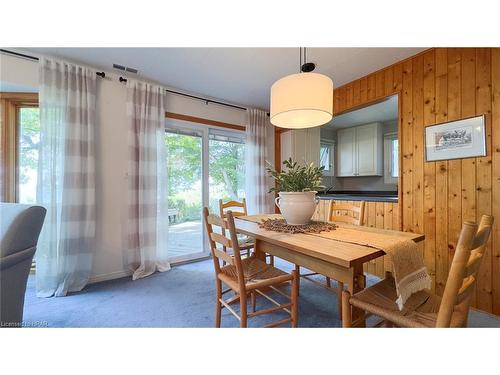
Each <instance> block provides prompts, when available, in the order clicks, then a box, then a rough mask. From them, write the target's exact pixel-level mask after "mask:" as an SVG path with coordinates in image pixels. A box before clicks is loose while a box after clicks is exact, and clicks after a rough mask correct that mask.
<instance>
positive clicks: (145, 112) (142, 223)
mask: <svg viewBox="0 0 500 375" xmlns="http://www.w3.org/2000/svg"><path fill="white" fill-rule="evenodd" d="M165 101H166V92H165V90H164V89H163V88H162V87H159V86H154V85H151V84H148V83H144V82H138V81H134V80H130V79H129V80H128V82H127V115H128V123H129V147H130V159H129V173H128V181H129V184H128V189H129V207H128V236H127V242H128V249H129V263H130V265H131V267H132V269H133V270H134V274H133V279H134V280H136V279H138V278H142V277H146V276H148V275H151V274H152V273H154V272H155V271H160V272H163V271H167V270H169V269H170V265H169V263H168V260H167V239H166V235H167V231H168V207H167V159H166V143H165Z"/></svg>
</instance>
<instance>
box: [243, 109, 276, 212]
mask: <svg viewBox="0 0 500 375" xmlns="http://www.w3.org/2000/svg"><path fill="white" fill-rule="evenodd" d="M246 116H247V117H246V124H245V125H246V140H245V145H246V150H245V196H246V201H247V207H248V212H249V213H250V214H257V213H273V212H274V194H269V193H268V191H269V189H270V188H271V187H273V186H274V181H273V179H272V178H270V177H269V176H268V175H267V172H266V160H267V161H269V162H270V163H271V164H272V165H274V127H273V126H272V124H271V122H270V121H269V116H267V113H266V112H265V111H261V110H258V109H250V108H249V109H248V110H247V114H246Z"/></svg>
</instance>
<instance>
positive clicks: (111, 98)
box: [0, 54, 245, 281]
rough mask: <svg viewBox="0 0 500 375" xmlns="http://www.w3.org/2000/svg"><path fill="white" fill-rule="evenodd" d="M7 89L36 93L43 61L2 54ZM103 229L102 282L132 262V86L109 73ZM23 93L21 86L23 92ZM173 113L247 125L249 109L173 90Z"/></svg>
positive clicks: (95, 276)
mask: <svg viewBox="0 0 500 375" xmlns="http://www.w3.org/2000/svg"><path fill="white" fill-rule="evenodd" d="M0 59H1V60H0V65H1V70H0V82H2V86H1V87H2V88H14V89H15V88H16V87H18V88H21V89H29V88H30V87H31V88H32V89H31V90H30V91H36V90H37V87H38V64H37V63H36V62H33V61H29V60H25V59H19V58H17V57H11V56H7V55H3V54H0ZM97 82H98V84H97V90H98V92H97V133H96V138H97V145H96V157H97V175H96V178H97V181H96V194H97V201H96V204H97V218H96V221H97V223H96V224H97V229H96V248H95V252H94V258H93V259H94V261H93V268H92V275H91V281H102V280H107V279H111V278H116V277H121V276H125V275H128V274H130V271H129V270H128V268H127V265H126V253H125V252H126V248H125V244H126V242H125V235H126V231H125V228H126V209H127V196H126V189H125V186H126V172H127V160H128V154H127V152H128V150H127V122H126V112H125V105H126V103H125V102H126V89H125V85H124V84H123V83H120V82H118V75H116V74H114V73H109V72H106V78H104V79H102V78H99V77H98V78H97ZM17 91H20V90H17ZM167 109H168V111H169V112H175V113H181V114H186V115H190V116H196V117H203V118H208V119H211V120H217V121H222V122H228V123H232V124H237V125H243V124H244V117H245V111H242V110H238V109H233V108H230V107H224V106H220V105H216V104H209V105H206V104H205V103H204V102H202V101H199V100H196V99H190V98H185V97H182V96H179V95H175V94H169V96H168V98H167Z"/></svg>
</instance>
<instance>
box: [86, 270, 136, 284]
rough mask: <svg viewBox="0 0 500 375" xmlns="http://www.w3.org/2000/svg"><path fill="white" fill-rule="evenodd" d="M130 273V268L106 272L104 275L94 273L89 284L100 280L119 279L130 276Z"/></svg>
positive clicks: (131, 272)
mask: <svg viewBox="0 0 500 375" xmlns="http://www.w3.org/2000/svg"><path fill="white" fill-rule="evenodd" d="M132 274H133V271H131V270H122V271H116V272H111V273H107V274H104V275H96V276H92V277H91V278H90V280H89V284H93V283H100V282H101V281H108V280H114V279H120V278H122V277H127V276H132Z"/></svg>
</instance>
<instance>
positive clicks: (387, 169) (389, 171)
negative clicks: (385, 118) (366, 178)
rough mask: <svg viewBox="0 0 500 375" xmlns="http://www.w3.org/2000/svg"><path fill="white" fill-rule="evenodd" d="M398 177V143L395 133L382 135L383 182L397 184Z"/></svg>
mask: <svg viewBox="0 0 500 375" xmlns="http://www.w3.org/2000/svg"><path fill="white" fill-rule="evenodd" d="M398 177H399V144H398V134H397V133H387V134H385V135H384V183H386V184H397V183H398Z"/></svg>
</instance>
